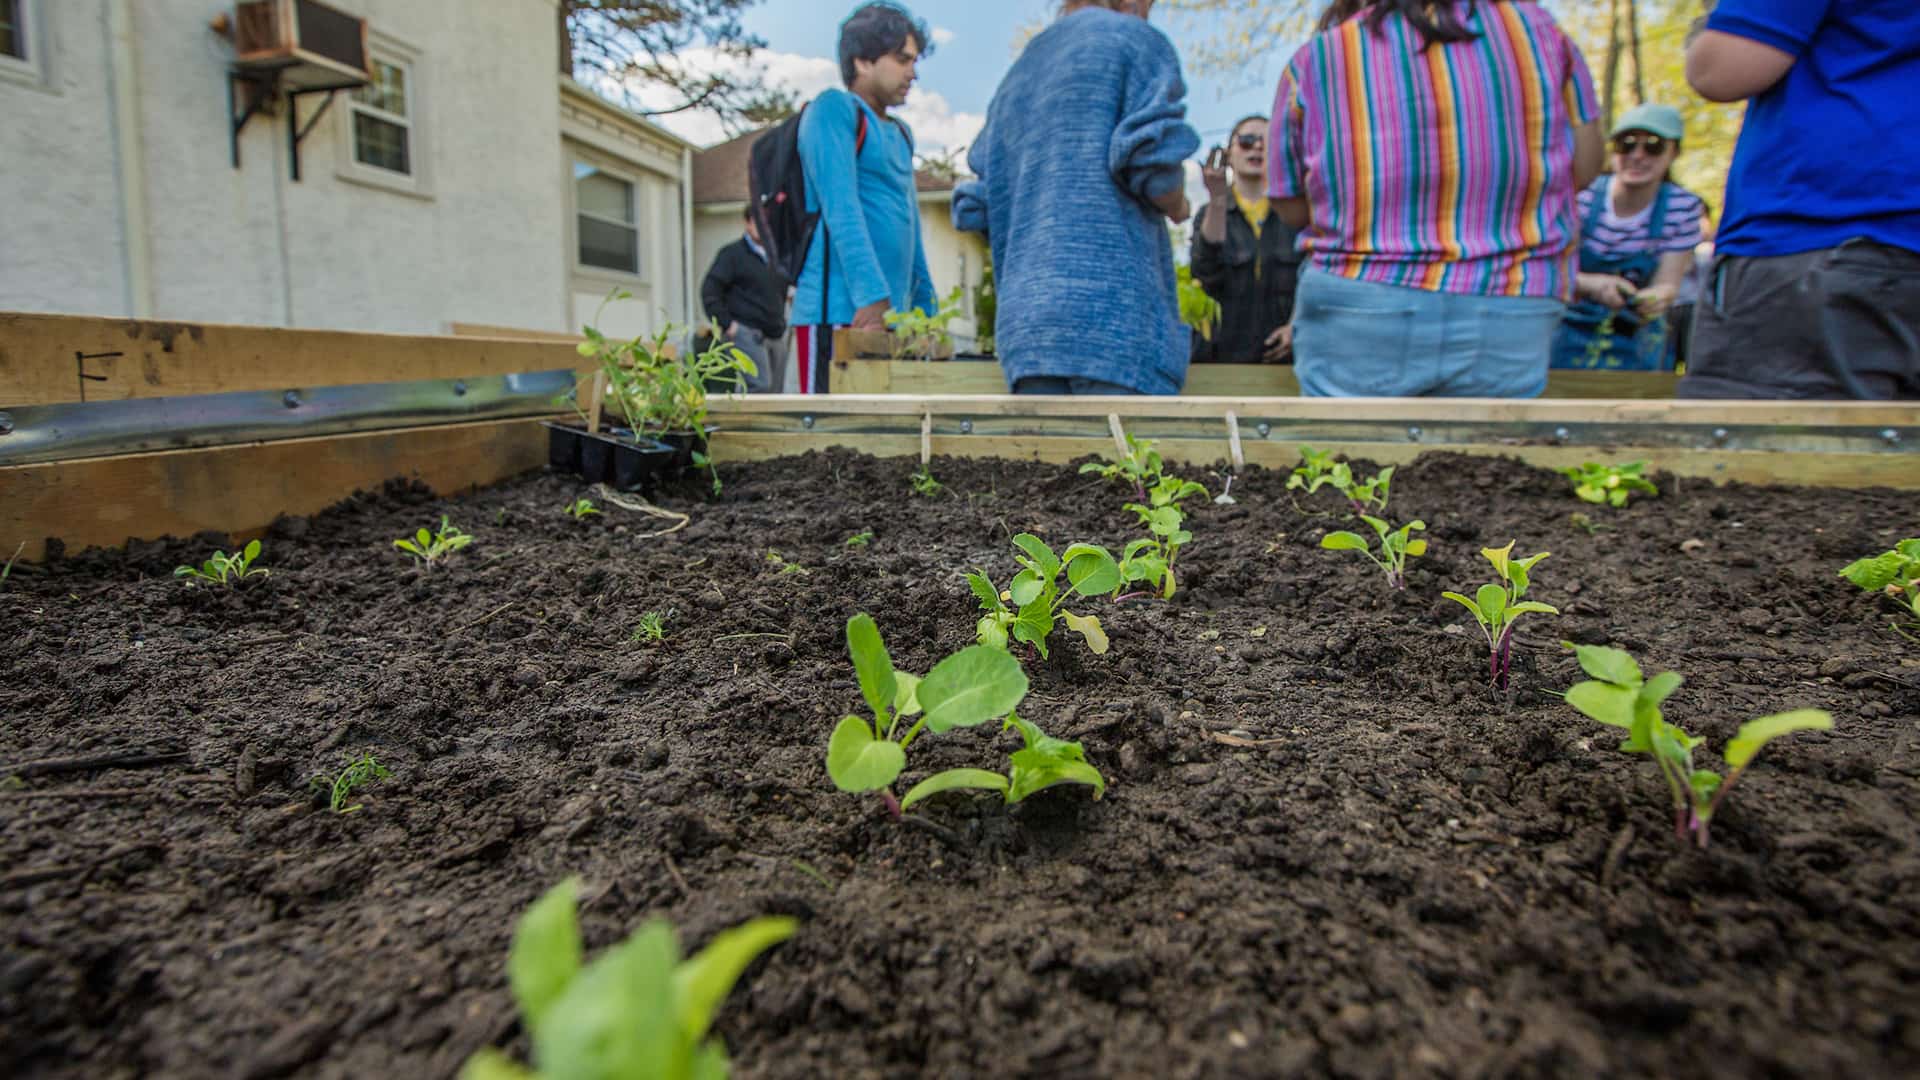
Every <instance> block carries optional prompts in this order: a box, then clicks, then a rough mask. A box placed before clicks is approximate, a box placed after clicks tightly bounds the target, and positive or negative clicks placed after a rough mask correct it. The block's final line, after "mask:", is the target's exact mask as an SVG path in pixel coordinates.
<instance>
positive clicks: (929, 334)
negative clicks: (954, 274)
mask: <svg viewBox="0 0 1920 1080" xmlns="http://www.w3.org/2000/svg"><path fill="white" fill-rule="evenodd" d="M966 295H967V293H966V289H965V288H963V287H961V286H959V285H955V286H954V287H953V291H952V292H950V293H948V294H947V296H946V299H944V300H942V301H940V305H939V310H938V311H935V312H934V313H933V314H931V315H929V314H927V313H926V312H924V311H921V310H920V309H919V308H913V309H911V310H908V311H890V312H888V313H887V315H886V323H887V329H888V330H890V331H892V332H893V358H894V359H895V360H905V359H908V358H909V357H917V358H919V359H921V360H932V359H933V357H934V354H935V353H938V352H939V351H940V349H941V348H942V347H943V346H948V345H952V344H953V332H952V329H951V328H952V324H953V320H955V319H957V318H959V317H960V313H961V312H962V310H964V305H965V303H966Z"/></svg>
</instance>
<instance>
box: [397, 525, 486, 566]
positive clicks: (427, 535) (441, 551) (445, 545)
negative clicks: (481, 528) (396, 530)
mask: <svg viewBox="0 0 1920 1080" xmlns="http://www.w3.org/2000/svg"><path fill="white" fill-rule="evenodd" d="M471 543H473V537H472V535H470V534H468V533H465V532H462V531H461V530H460V526H458V525H454V524H451V523H450V522H448V521H447V515H445V514H441V515H440V529H439V531H437V532H428V531H427V530H426V529H421V530H420V531H419V532H417V533H414V534H413V538H412V539H403V540H395V541H394V542H393V546H394V547H397V548H399V549H400V550H401V551H403V552H405V553H406V554H407V556H408V557H409V558H412V559H413V560H414V561H416V562H418V563H419V564H420V565H422V566H425V567H428V568H431V567H432V566H433V564H434V563H437V562H439V561H440V560H441V559H444V558H446V557H447V556H449V555H451V554H453V553H454V552H456V551H459V550H460V549H461V548H463V547H466V546H467V545H468V544H471Z"/></svg>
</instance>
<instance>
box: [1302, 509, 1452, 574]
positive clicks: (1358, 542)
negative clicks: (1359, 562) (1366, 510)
mask: <svg viewBox="0 0 1920 1080" xmlns="http://www.w3.org/2000/svg"><path fill="white" fill-rule="evenodd" d="M1360 520H1361V521H1364V522H1366V523H1367V526H1368V527H1369V528H1371V529H1372V530H1373V531H1374V534H1375V535H1376V536H1378V537H1379V538H1380V554H1378V555H1375V554H1374V553H1373V552H1372V551H1371V550H1369V546H1368V544H1367V541H1366V539H1365V538H1363V537H1361V536H1360V535H1359V534H1358V533H1350V532H1347V531H1345V530H1340V531H1337V532H1330V533H1328V534H1327V535H1325V536H1323V537H1321V538H1320V546H1321V547H1323V548H1325V549H1327V550H1328V551H1357V552H1359V553H1360V554H1362V555H1365V556H1366V557H1367V558H1368V559H1369V560H1370V561H1371V562H1372V563H1373V564H1374V565H1375V566H1378V567H1379V568H1380V569H1381V570H1383V571H1385V572H1386V575H1387V584H1388V585H1391V586H1393V587H1394V588H1395V589H1404V588H1406V587H1407V560H1408V559H1411V558H1415V557H1417V556H1420V555H1425V554H1426V553H1427V542H1426V541H1425V540H1415V539H1412V538H1411V534H1413V533H1415V532H1425V531H1426V528H1427V523H1426V522H1424V521H1409V522H1407V523H1406V524H1405V525H1402V526H1400V527H1399V528H1397V529H1394V528H1390V527H1389V526H1388V525H1387V523H1386V522H1385V521H1382V520H1381V519H1379V518H1377V517H1373V516H1372V515H1369V514H1361V515H1360Z"/></svg>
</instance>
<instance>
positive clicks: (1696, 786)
mask: <svg viewBox="0 0 1920 1080" xmlns="http://www.w3.org/2000/svg"><path fill="white" fill-rule="evenodd" d="M1562 644H1564V645H1566V646H1567V647H1568V648H1570V649H1572V650H1573V651H1574V654H1575V655H1576V656H1577V657H1579V660H1580V668H1581V670H1583V671H1585V672H1586V673H1587V674H1588V675H1590V676H1592V678H1591V679H1590V680H1588V681H1586V682H1581V683H1575V684H1574V685H1573V686H1571V687H1569V688H1568V690H1567V694H1566V701H1567V704H1568V705H1571V706H1573V707H1574V708H1575V709H1577V710H1579V711H1580V712H1581V713H1582V714H1583V715H1585V716H1586V717H1587V718H1588V719H1590V720H1594V721H1596V722H1598V723H1602V724H1606V725H1607V726H1609V727H1617V728H1622V729H1624V730H1625V731H1626V732H1627V738H1626V740H1625V741H1624V742H1622V743H1621V744H1620V749H1622V750H1624V751H1626V752H1627V753H1630V754H1650V755H1652V757H1653V760H1654V762H1655V763H1656V764H1658V765H1659V766H1660V775H1661V777H1662V778H1663V779H1664V780H1666V782H1667V791H1668V793H1669V794H1670V795H1671V796H1672V798H1673V833H1674V836H1675V838H1676V839H1678V840H1679V841H1680V842H1681V843H1683V844H1684V843H1686V842H1687V838H1688V837H1689V836H1692V837H1693V839H1694V842H1695V843H1697V844H1698V845H1699V846H1700V847H1702V848H1704V847H1706V846H1707V841H1708V829H1709V828H1710V826H1711V825H1712V823H1713V815H1714V812H1715V811H1717V810H1718V809H1719V808H1720V803H1721V801H1722V800H1724V799H1725V798H1726V797H1727V793H1728V792H1730V791H1732V790H1733V786H1734V784H1735V783H1736V782H1738V781H1739V779H1740V777H1741V775H1742V774H1743V773H1744V772H1745V771H1746V768H1747V766H1748V765H1749V764H1751V763H1752V762H1753V759H1754V757H1755V756H1756V755H1758V754H1759V753H1760V749H1761V747H1764V746H1765V745H1766V744H1767V743H1769V742H1771V741H1772V740H1774V739H1776V738H1779V737H1780V736H1782V735H1787V734H1790V733H1792V732H1795V731H1831V730H1832V729H1833V717H1832V716H1831V715H1829V714H1828V713H1826V712H1825V711H1823V710H1820V709H1796V710H1794V711H1793V712H1785V713H1777V714H1775V715H1773V716H1763V717H1761V718H1760V719H1758V720H1749V721H1747V722H1746V723H1745V724H1742V725H1740V730H1739V731H1738V732H1736V733H1735V734H1734V736H1733V739H1732V740H1731V741H1729V742H1728V743H1727V745H1726V749H1725V751H1724V754H1725V757H1726V760H1727V765H1728V766H1730V767H1731V769H1732V771H1731V772H1729V773H1727V775H1726V776H1725V777H1722V776H1721V775H1720V774H1719V773H1717V772H1713V771H1712V770H1710V769H1699V768H1695V767H1694V761H1693V751H1694V749H1695V748H1697V747H1698V746H1699V745H1700V744H1701V743H1702V742H1703V741H1704V740H1701V739H1696V738H1694V737H1693V736H1691V735H1688V734H1687V733H1686V732H1685V731H1683V730H1681V729H1680V728H1678V727H1675V726H1674V725H1672V724H1669V723H1667V721H1666V718H1665V717H1664V716H1662V715H1661V712H1660V705H1661V703H1662V702H1664V701H1665V700H1666V699H1667V698H1668V697H1669V696H1671V695H1672V694H1673V692H1674V691H1675V690H1676V689H1678V688H1679V686H1680V683H1681V678H1680V676H1679V675H1678V674H1677V673H1675V672H1671V671H1667V672H1662V673H1661V674H1659V675H1655V676H1654V677H1653V678H1651V679H1642V678H1641V674H1640V665H1639V664H1638V663H1636V662H1635V661H1634V659H1633V657H1631V656H1629V655H1628V654H1626V653H1625V652H1622V651H1621V650H1619V649H1611V648H1607V647H1606V646H1603V645H1575V644H1574V643H1573V642H1571V641H1568V642H1563V643H1562Z"/></svg>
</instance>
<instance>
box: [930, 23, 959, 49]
mask: <svg viewBox="0 0 1920 1080" xmlns="http://www.w3.org/2000/svg"><path fill="white" fill-rule="evenodd" d="M958 36H959V35H958V34H955V33H954V32H953V31H951V30H949V29H947V28H946V27H944V26H936V27H934V28H933V43H934V44H935V45H947V44H950V43H951V42H952V41H953V39H954V38H956V37H958Z"/></svg>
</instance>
